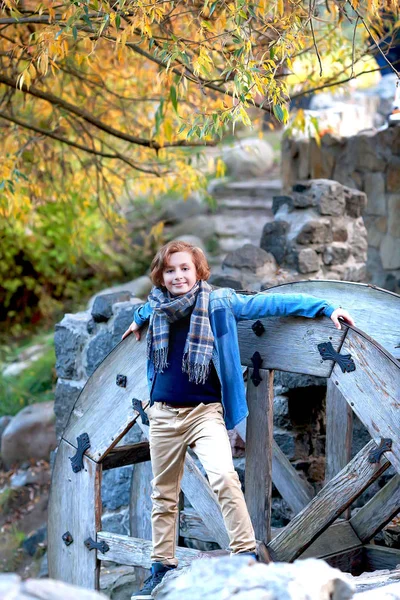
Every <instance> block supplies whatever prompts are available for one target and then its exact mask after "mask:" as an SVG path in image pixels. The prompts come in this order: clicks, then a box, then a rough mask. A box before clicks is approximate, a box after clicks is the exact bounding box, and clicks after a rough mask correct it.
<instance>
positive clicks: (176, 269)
mask: <svg viewBox="0 0 400 600" xmlns="http://www.w3.org/2000/svg"><path fill="white" fill-rule="evenodd" d="M196 281H197V273H196V266H195V264H194V262H193V257H192V255H191V254H190V252H174V253H173V254H171V255H170V256H169V258H168V260H167V261H166V265H165V267H164V271H163V285H164V287H166V288H167V290H168V291H169V292H170V294H172V295H173V296H182V295H183V294H186V293H187V292H188V291H189V290H191V289H192V287H193V286H194V284H195V283H196Z"/></svg>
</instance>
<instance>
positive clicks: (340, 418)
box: [325, 379, 353, 518]
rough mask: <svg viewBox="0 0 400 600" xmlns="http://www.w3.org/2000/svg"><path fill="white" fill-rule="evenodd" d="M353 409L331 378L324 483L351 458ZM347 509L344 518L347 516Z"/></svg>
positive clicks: (327, 390) (327, 398)
mask: <svg viewBox="0 0 400 600" xmlns="http://www.w3.org/2000/svg"><path fill="white" fill-rule="evenodd" d="M352 439H353V411H352V410H351V408H350V406H349V405H348V404H347V402H346V400H345V398H343V396H342V394H341V393H340V391H339V390H338V389H337V386H335V385H334V384H333V381H332V379H328V381H327V389H326V443H325V483H327V482H328V481H330V480H331V479H332V477H334V476H335V475H337V474H338V473H339V471H341V470H342V469H343V468H344V467H345V466H346V465H347V463H348V462H349V460H350V459H351V442H352ZM349 510H350V509H347V511H346V513H345V515H343V516H344V517H345V518H349V517H350V514H349Z"/></svg>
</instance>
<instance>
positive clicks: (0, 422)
mask: <svg viewBox="0 0 400 600" xmlns="http://www.w3.org/2000/svg"><path fill="white" fill-rule="evenodd" d="M11 419H12V417H9V416H8V415H5V416H4V417H0V448H1V438H2V436H3V433H4V431H5V429H6V427H7V425H8V424H9V423H10V421H11Z"/></svg>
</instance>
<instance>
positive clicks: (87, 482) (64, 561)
mask: <svg viewBox="0 0 400 600" xmlns="http://www.w3.org/2000/svg"><path fill="white" fill-rule="evenodd" d="M75 451H76V450H75V448H74V447H73V446H71V445H70V444H68V443H67V442H66V441H64V440H61V442H60V445H59V447H58V450H57V455H56V459H55V464H54V470H53V476H52V485H51V488H50V498H49V516H48V561H49V574H50V577H52V578H53V579H59V580H61V581H65V582H67V583H73V584H74V585H80V586H82V587H85V588H89V589H98V584H99V562H98V560H97V558H96V550H91V551H89V550H88V549H87V548H86V547H85V545H84V541H85V540H86V539H87V538H88V537H91V538H92V539H93V540H95V539H96V532H97V531H98V530H99V529H100V516H101V500H100V482H101V466H100V465H99V464H97V463H95V462H94V461H92V460H91V459H90V458H87V457H86V456H84V457H83V463H84V468H83V469H82V470H81V471H79V472H78V473H74V472H73V471H72V468H71V461H70V457H72V456H74V454H75ZM67 531H69V532H70V534H71V535H72V539H73V542H72V544H70V545H69V546H66V545H65V543H64V542H63V540H62V536H63V535H64V533H66V532H67Z"/></svg>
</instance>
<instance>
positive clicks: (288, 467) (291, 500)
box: [272, 442, 314, 515]
mask: <svg viewBox="0 0 400 600" xmlns="http://www.w3.org/2000/svg"><path fill="white" fill-rule="evenodd" d="M272 481H273V482H274V485H275V486H276V488H277V490H278V492H279V493H280V495H281V496H282V498H283V499H284V500H285V502H287V503H288V505H289V506H290V508H291V509H292V511H293V512H294V514H295V515H297V514H298V513H299V512H300V511H301V510H303V508H304V507H305V506H307V504H309V502H311V500H312V498H313V497H314V490H313V488H312V486H311V484H309V483H308V482H307V481H306V480H305V479H302V478H301V476H300V475H299V473H298V472H297V471H296V469H295V468H294V467H293V466H292V464H291V463H290V461H289V459H288V458H287V457H286V455H285V454H284V453H283V452H282V450H281V449H280V448H279V446H278V444H277V443H276V442H274V443H273V444H272Z"/></svg>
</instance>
